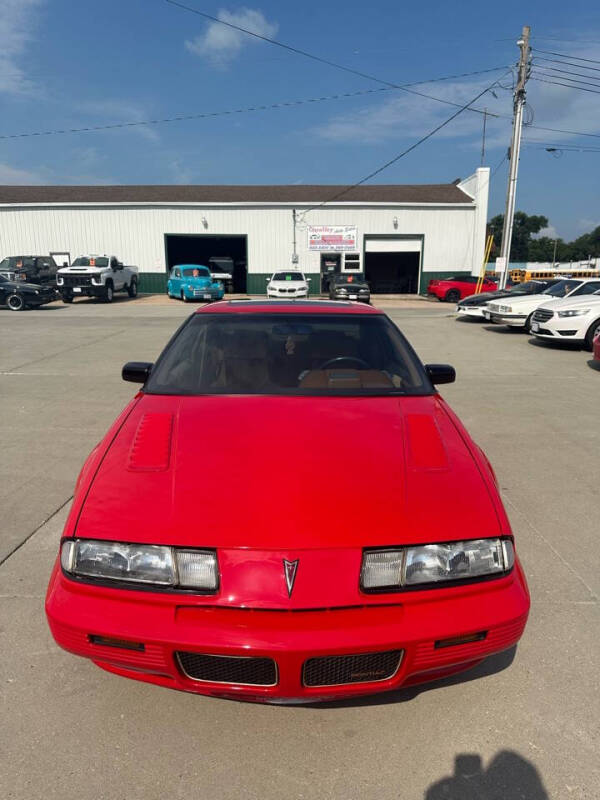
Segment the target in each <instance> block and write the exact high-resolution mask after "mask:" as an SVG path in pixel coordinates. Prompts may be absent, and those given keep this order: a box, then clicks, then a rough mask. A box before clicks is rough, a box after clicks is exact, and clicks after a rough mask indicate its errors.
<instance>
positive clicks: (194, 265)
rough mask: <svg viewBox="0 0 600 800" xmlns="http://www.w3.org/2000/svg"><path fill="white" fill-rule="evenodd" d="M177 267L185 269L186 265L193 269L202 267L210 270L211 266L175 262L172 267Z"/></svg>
mask: <svg viewBox="0 0 600 800" xmlns="http://www.w3.org/2000/svg"><path fill="white" fill-rule="evenodd" d="M176 267H179V269H183V268H184V267H191V268H192V269H198V268H199V267H202V268H203V269H207V270H209V272H210V267H207V266H206V264H173V266H172V267H171V269H175V268H176Z"/></svg>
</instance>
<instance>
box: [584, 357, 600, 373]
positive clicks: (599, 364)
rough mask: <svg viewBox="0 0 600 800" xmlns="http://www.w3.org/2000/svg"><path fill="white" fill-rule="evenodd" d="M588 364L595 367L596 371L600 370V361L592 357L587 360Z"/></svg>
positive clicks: (591, 367)
mask: <svg viewBox="0 0 600 800" xmlns="http://www.w3.org/2000/svg"><path fill="white" fill-rule="evenodd" d="M587 365H588V367H589V368H590V369H593V370H594V372H600V361H596V360H595V359H593V358H590V359H589V360H588V362H587Z"/></svg>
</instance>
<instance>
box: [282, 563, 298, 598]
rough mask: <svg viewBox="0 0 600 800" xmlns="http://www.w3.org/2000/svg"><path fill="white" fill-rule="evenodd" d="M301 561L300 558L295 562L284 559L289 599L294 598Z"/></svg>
mask: <svg viewBox="0 0 600 800" xmlns="http://www.w3.org/2000/svg"><path fill="white" fill-rule="evenodd" d="M299 561H300V560H299V559H298V558H297V559H296V560H295V561H286V560H285V558H284V559H283V573H284V575H285V585H286V586H287V590H288V597H291V596H292V591H293V589H294V581H295V580H296V572H297V571H298V564H299Z"/></svg>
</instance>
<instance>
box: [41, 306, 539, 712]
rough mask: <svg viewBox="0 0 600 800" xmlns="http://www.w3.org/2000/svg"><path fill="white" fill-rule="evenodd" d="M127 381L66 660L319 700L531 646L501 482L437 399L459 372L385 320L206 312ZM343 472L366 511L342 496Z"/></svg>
mask: <svg viewBox="0 0 600 800" xmlns="http://www.w3.org/2000/svg"><path fill="white" fill-rule="evenodd" d="M123 377H124V379H125V380H129V381H133V382H135V383H139V384H141V387H140V389H139V391H138V392H136V394H135V397H134V398H133V399H132V400H131V402H130V403H129V405H128V406H127V407H126V408H125V410H124V411H123V413H122V414H121V415H120V416H119V418H118V419H117V420H116V422H115V423H114V425H113V426H112V427H111V429H110V430H109V432H108V433H107V434H106V436H105V438H104V439H103V440H102V441H101V442H100V444H99V445H97V446H96V447H95V448H94V450H93V451H92V454H91V455H90V457H89V458H88V460H87V462H86V464H85V465H84V467H83V470H82V472H81V474H80V477H79V479H78V482H77V485H76V488H75V494H74V499H73V503H72V506H71V510H70V514H69V517H68V519H67V522H66V525H65V528H64V531H63V534H62V537H61V542H60V545H59V554H58V557H57V560H56V563H55V565H54V568H53V570H52V575H51V577H50V583H49V587H48V592H47V597H46V612H47V617H48V622H49V625H50V629H51V631H52V634H53V636H54V638H55V639H56V641H57V642H58V644H60V645H61V646H62V647H64V648H65V649H66V650H69V651H71V652H73V653H75V654H78V655H80V656H84V657H86V658H89V659H91V660H92V661H94V662H95V663H96V664H97V665H99V666H101V667H103V668H104V669H107V670H109V671H112V672H115V673H117V674H118V675H121V676H125V677H130V678H134V679H137V680H143V681H147V682H149V683H154V684H157V685H159V686H164V687H171V688H173V689H180V690H186V691H190V692H197V693H199V694H209V695H220V696H226V697H235V698H238V699H250V700H258V701H262V702H269V701H272V702H286V701H288V702H310V701H314V700H325V699H333V698H336V697H337V698H340V697H345V696H352V695H359V694H369V693H372V692H378V691H385V690H388V689H397V688H399V687H401V686H404V685H408V684H414V683H418V682H423V681H431V680H432V679H434V678H441V677H444V676H447V675H449V674H454V673H455V672H458V671H459V670H462V669H468V668H469V667H472V666H473V665H475V664H477V663H479V661H481V660H482V659H483V658H485V657H486V656H489V655H492V654H494V653H498V652H500V651H502V650H505V649H507V648H509V647H512V646H513V645H514V644H515V643H516V642H517V641H518V640H519V638H520V636H521V634H522V632H523V629H524V627H525V624H526V620H527V615H528V610H529V593H528V590H527V585H526V580H525V576H524V574H523V570H522V568H521V565H520V563H519V560H518V558H517V557H516V554H515V544H514V538H513V534H512V532H511V528H510V524H509V521H508V518H507V516H506V513H505V511H504V509H503V506H502V501H501V498H500V495H499V491H498V485H497V482H496V479H495V477H494V473H493V471H492V469H491V467H490V465H489V463H488V461H487V459H486V458H485V456H484V454H483V452H482V451H481V449H480V448H479V447H478V446H477V445H476V444H475V443H474V442H473V440H472V439H471V438H470V437H469V435H468V433H467V432H466V430H465V429H464V427H463V426H462V425H461V423H460V421H459V420H458V418H457V417H456V415H455V414H454V413H453V412H452V411H451V409H450V408H449V406H448V405H447V404H446V403H445V401H444V400H443V398H442V397H441V396H440V395H439V394H438V392H437V391H436V389H435V385H436V384H443V383H450V382H452V381H453V380H454V378H455V373H454V370H453V368H452V367H450V366H448V365H440V364H432V365H429V366H423V365H422V364H421V362H420V361H419V359H418V358H417V356H416V354H415V353H414V351H413V350H412V348H411V347H410V345H409V343H408V342H407V340H406V339H405V338H404V336H403V335H402V333H401V332H400V331H399V330H398V328H396V326H395V325H394V324H393V323H392V322H391V320H390V319H388V318H387V317H386V316H385V315H384V314H383V313H382V312H381V311H377V310H375V309H373V308H372V307H370V306H367V305H361V304H358V303H348V304H335V303H323V302H322V301H305V302H303V303H295V302H293V301H290V302H287V303H285V302H282V301H278V302H277V301H266V300H263V301H237V302H224V303H218V304H216V305H214V306H201V307H200V308H199V309H198V311H197V312H196V313H195V314H192V315H191V316H190V317H189V319H188V320H187V321H186V322H185V323H184V324H183V325H182V326H181V327H180V328H179V330H178V331H177V333H176V334H175V336H174V337H173V338H172V339H171V341H170V343H169V344H168V345H167V347H166V349H165V350H164V351H163V353H162V355H161V356H160V357H159V359H158V361H157V362H156V363H155V364H149V363H139V362H134V363H129V364H126V365H125V366H124V368H123ZM325 432H326V436H325V438H324V434H325ZM373 465H376V469H375V468H373ZM224 475H227V476H229V480H224V479H223V476H224ZM273 475H278V476H279V477H278V480H277V485H276V487H274V486H273V481H272V478H273ZM349 475H351V476H353V478H356V476H357V475H360V490H361V498H363V500H362V501H361V502H332V498H343V497H348V491H349V481H348V476H349ZM313 486H319V487H326V491H320V492H312V493H311V492H310V488H311V487H313ZM309 495H310V496H309ZM352 496H353V497H354V496H355V495H352ZM206 498H210V501H209V502H206ZM457 498H468V502H457ZM265 500H268V502H267V503H265ZM200 507H201V509H202V511H201V513H199V509H200Z"/></svg>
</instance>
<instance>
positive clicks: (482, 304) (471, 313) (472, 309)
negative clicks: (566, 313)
mask: <svg viewBox="0 0 600 800" xmlns="http://www.w3.org/2000/svg"><path fill="white" fill-rule="evenodd" d="M558 281H559V279H558V278H554V279H553V280H532V281H525V282H524V283H514V284H507V286H506V289H496V291H495V292H486V293H484V294H472V295H469V297H465V299H464V300H461V301H460V302H459V304H458V305H457V306H456V311H457V313H458V316H459V317H476V318H477V319H484V318H485V317H484V313H483V312H484V309H485V308H486V306H487V305H488V303H491V302H492V301H493V300H499V299H500V298H501V297H510V298H512V297H523V296H524V295H528V294H540V292H543V291H545V290H546V289H548V288H550V286H554V284H555V283H558Z"/></svg>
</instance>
